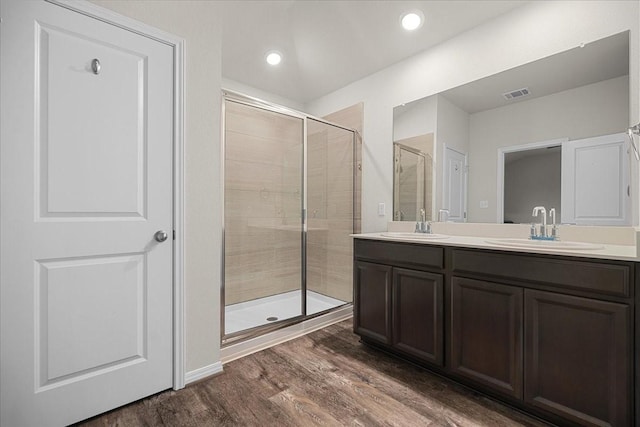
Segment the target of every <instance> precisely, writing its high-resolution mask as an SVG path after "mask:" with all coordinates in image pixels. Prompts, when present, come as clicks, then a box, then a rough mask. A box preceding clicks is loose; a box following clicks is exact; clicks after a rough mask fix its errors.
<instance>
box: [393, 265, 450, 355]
mask: <svg viewBox="0 0 640 427" xmlns="http://www.w3.org/2000/svg"><path fill="white" fill-rule="evenodd" d="M392 289H393V292H392V299H391V325H392V339H391V343H392V345H393V347H395V348H396V349H398V350H400V351H403V352H405V353H407V354H410V355H412V356H414V357H416V358H418V359H420V360H424V361H426V362H430V363H432V364H434V365H437V366H442V365H443V355H444V352H443V348H442V347H443V346H442V334H443V325H442V320H443V302H442V275H441V274H433V273H426V272H424V271H416V270H408V269H405V268H394V269H393V285H392Z"/></svg>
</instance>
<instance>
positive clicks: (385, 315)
mask: <svg viewBox="0 0 640 427" xmlns="http://www.w3.org/2000/svg"><path fill="white" fill-rule="evenodd" d="M391 270H392V269H391V267H390V266H388V265H382V264H374V263H370V262H362V261H358V262H356V263H355V265H354V269H353V271H354V276H355V277H354V293H353V296H354V305H353V328H354V331H355V333H356V334H359V335H361V336H363V337H366V338H369V339H372V340H375V341H378V342H380V343H383V344H391V310H390V307H389V304H390V302H391Z"/></svg>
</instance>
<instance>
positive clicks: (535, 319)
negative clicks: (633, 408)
mask: <svg viewBox="0 0 640 427" xmlns="http://www.w3.org/2000/svg"><path fill="white" fill-rule="evenodd" d="M629 324H630V311H629V307H628V306H626V305H623V304H615V303H610V302H604V301H597V300H592V299H588V298H579V297H573V296H567V295H558V294H553V293H550V292H538V291H532V290H526V291H525V354H526V362H525V384H526V387H525V393H524V397H525V400H526V401H527V403H529V404H530V405H533V406H534V407H536V408H539V409H543V410H545V411H548V412H552V413H554V414H557V415H560V416H562V417H563V418H566V419H568V420H571V421H573V422H576V423H579V424H581V425H629V423H630V419H629V414H630V403H631V402H630V396H631V390H630V386H631V384H630V382H631V374H632V371H631V367H630V354H629V351H630V349H629V344H628V343H629V342H631V337H630V336H629V332H630V326H629Z"/></svg>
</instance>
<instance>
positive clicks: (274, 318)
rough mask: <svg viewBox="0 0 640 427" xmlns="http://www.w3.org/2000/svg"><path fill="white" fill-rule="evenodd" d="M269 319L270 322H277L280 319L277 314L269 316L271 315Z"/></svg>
mask: <svg viewBox="0 0 640 427" xmlns="http://www.w3.org/2000/svg"><path fill="white" fill-rule="evenodd" d="M267 320H268V321H269V322H275V321H276V320H278V318H277V317H276V316H269V317H267Z"/></svg>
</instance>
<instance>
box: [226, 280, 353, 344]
mask: <svg viewBox="0 0 640 427" xmlns="http://www.w3.org/2000/svg"><path fill="white" fill-rule="evenodd" d="M300 292H301V291H300V290H297V291H291V292H285V293H282V294H278V295H272V296H268V297H264V298H258V299H255V300H251V301H247V302H242V303H238V304H232V305H229V306H227V307H225V319H224V324H225V328H224V329H225V334H226V335H229V334H233V333H235V332H240V331H244V330H245V329H250V328H255V327H256V326H262V325H266V324H269V323H273V322H275V321H277V320H286V319H290V318H292V317H295V316H299V315H300V314H301V311H300V305H301V304H300ZM343 304H346V302H345V301H340V300H339V299H335V298H331V297H328V296H326V295H322V294H319V293H316V292H313V291H308V292H307V315H311V314H316V313H319V312H321V311H324V310H328V309H331V308H334V307H338V306H341V305H343ZM267 319H271V320H267Z"/></svg>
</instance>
